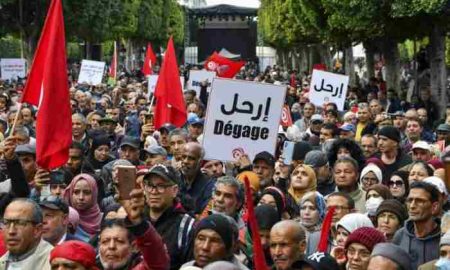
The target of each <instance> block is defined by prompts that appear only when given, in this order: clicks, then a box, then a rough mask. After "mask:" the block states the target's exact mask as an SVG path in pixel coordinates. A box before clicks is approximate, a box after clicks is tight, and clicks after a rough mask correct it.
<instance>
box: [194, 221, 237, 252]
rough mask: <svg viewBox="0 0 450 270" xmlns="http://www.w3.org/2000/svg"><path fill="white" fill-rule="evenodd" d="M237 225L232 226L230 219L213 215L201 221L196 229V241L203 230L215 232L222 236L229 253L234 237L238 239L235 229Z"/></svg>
mask: <svg viewBox="0 0 450 270" xmlns="http://www.w3.org/2000/svg"><path fill="white" fill-rule="evenodd" d="M233 226H235V224H232V223H231V222H230V221H229V220H228V218H227V217H226V216H224V215H221V214H212V215H209V216H207V217H206V218H204V219H202V220H200V221H199V223H198V224H197V226H196V228H195V234H194V239H195V238H196V237H197V234H198V233H199V232H200V231H201V230H206V229H209V230H213V231H215V232H216V233H218V234H219V235H220V238H222V241H223V243H224V244H225V248H226V250H227V251H229V250H230V249H231V248H232V246H233V241H234V240H235V239H234V238H235V237H234V236H236V237H237V235H236V232H237V228H234V230H233Z"/></svg>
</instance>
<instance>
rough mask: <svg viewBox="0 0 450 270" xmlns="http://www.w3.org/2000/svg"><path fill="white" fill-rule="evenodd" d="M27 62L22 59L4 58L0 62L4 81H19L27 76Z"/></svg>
mask: <svg viewBox="0 0 450 270" xmlns="http://www.w3.org/2000/svg"><path fill="white" fill-rule="evenodd" d="M25 64H26V61H25V59H21V58H2V59H1V60H0V66H1V74H2V80H17V77H20V78H24V77H25V76H26V73H27V70H26V66H25Z"/></svg>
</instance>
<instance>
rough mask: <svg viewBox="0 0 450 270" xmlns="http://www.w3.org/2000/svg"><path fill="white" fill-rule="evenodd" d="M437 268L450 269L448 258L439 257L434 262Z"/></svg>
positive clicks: (441, 269) (439, 269) (440, 269)
mask: <svg viewBox="0 0 450 270" xmlns="http://www.w3.org/2000/svg"><path fill="white" fill-rule="evenodd" d="M434 266H436V268H437V269H438V270H450V259H447V258H440V259H439V260H438V261H437V262H436V263H435V264H434Z"/></svg>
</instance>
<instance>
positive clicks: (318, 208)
mask: <svg viewBox="0 0 450 270" xmlns="http://www.w3.org/2000/svg"><path fill="white" fill-rule="evenodd" d="M325 212H326V203H325V199H324V197H323V196H322V194H320V193H319V192H317V191H312V192H308V193H306V194H305V195H304V196H303V198H302V200H301V202H300V224H301V225H302V226H303V227H304V228H305V231H306V238H308V235H309V234H311V233H313V232H317V231H320V230H321V228H322V221H323V219H324V217H325Z"/></svg>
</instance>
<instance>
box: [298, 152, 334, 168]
mask: <svg viewBox="0 0 450 270" xmlns="http://www.w3.org/2000/svg"><path fill="white" fill-rule="evenodd" d="M303 162H304V163H305V164H306V165H309V166H311V167H313V168H320V167H322V166H325V165H327V164H328V158H327V155H326V154H325V153H324V152H322V151H320V150H312V151H309V152H308V153H307V154H306V156H305V160H304V161H303Z"/></svg>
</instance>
